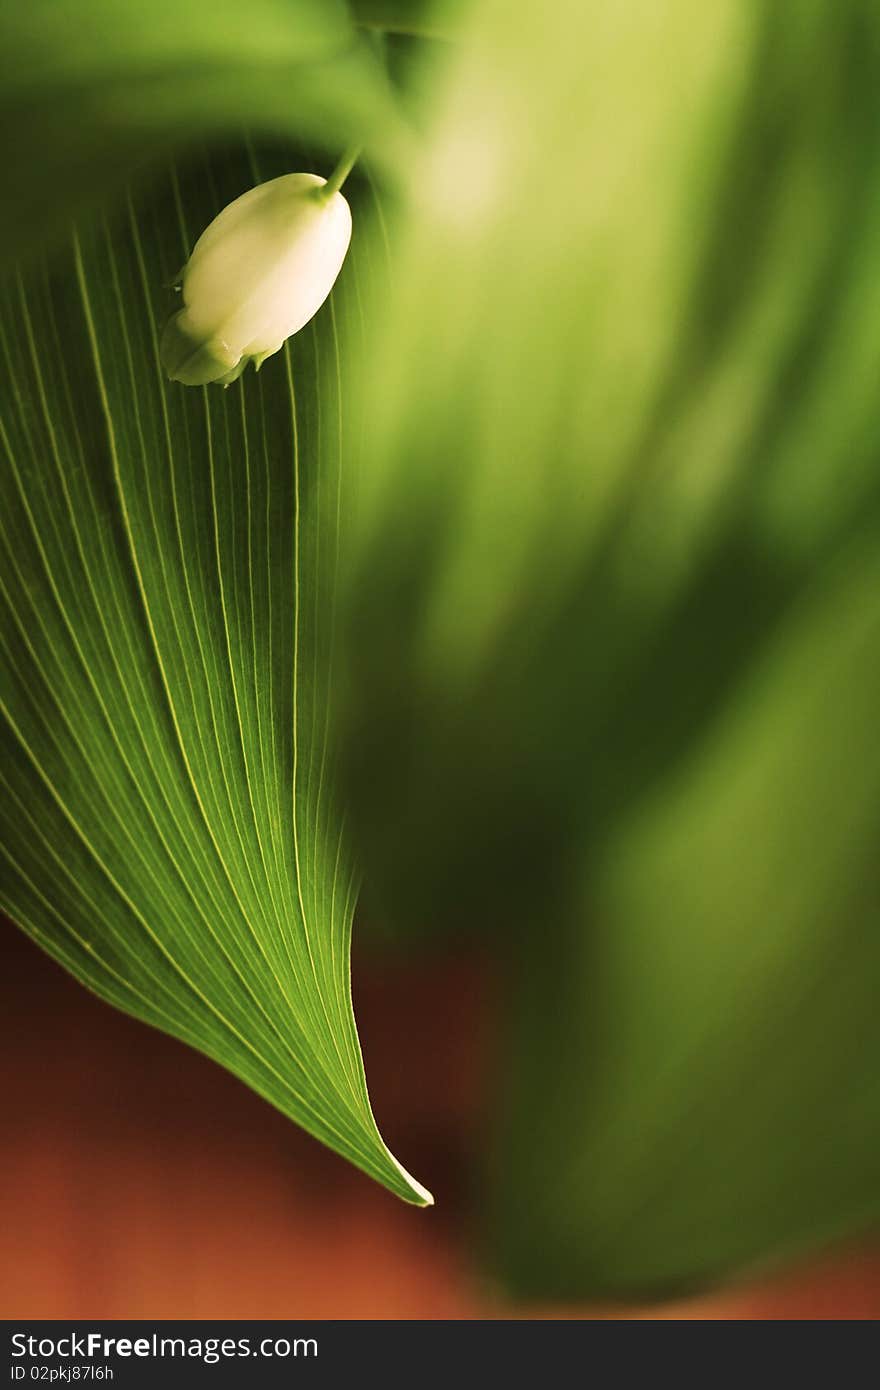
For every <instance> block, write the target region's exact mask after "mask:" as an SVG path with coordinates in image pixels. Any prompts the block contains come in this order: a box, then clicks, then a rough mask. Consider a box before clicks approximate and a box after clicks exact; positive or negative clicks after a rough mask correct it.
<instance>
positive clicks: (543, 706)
mask: <svg viewBox="0 0 880 1390" xmlns="http://www.w3.org/2000/svg"><path fill="white" fill-rule="evenodd" d="M452 66H453V71H452V74H451V76H450V79H449V82H448V85H447V90H446V92H445V97H444V99H443V103H442V109H441V111H440V114H439V116H438V117H437V120H436V126H435V129H434V131H433V134H432V136H431V138H430V141H429V144H428V148H427V150H426V152H425V153H424V155H423V157H422V160H421V164H420V167H419V169H418V171H417V173H416V174H415V175H414V178H413V206H412V209H411V213H410V216H409V218H408V219H407V222H406V224H405V226H404V228H403V229H402V232H401V233H400V239H399V245H398V250H397V253H396V255H395V267H396V271H397V290H396V301H395V305H394V308H393V310H392V312H391V314H390V319H389V325H388V329H387V333H386V335H385V338H384V344H383V346H381V347H377V349H376V353H375V357H374V361H373V364H372V367H371V370H370V372H369V379H368V385H367V397H368V401H369V423H368V429H367V433H366V441H367V454H368V457H367V462H366V469H365V474H364V477H363V479H362V494H361V502H362V523H363V525H362V532H361V537H360V541H359V546H358V552H357V558H356V562H355V564H354V566H353V570H352V573H351V575H350V576H349V580H348V621H347V625H346V640H347V652H348V659H349V665H348V670H349V684H348V699H347V704H346V708H345V709H344V711H343V723H342V727H343V730H344V734H345V739H346V783H345V785H346V792H347V795H348V797H349V804H350V806H351V808H352V812H353V821H354V834H355V843H356V846H357V850H358V852H359V856H360V860H361V862H362V864H363V865H364V869H365V874H366V885H365V886H366V895H367V901H368V903H370V904H372V908H373V912H374V914H375V915H376V916H377V917H378V918H379V919H380V920H385V921H388V922H389V923H391V924H396V928H397V931H398V933H399V936H400V939H401V940H405V939H408V938H411V936H412V933H414V932H421V933H425V932H426V931H430V932H433V933H437V932H440V933H447V932H449V931H455V930H464V929H468V930H477V931H485V932H489V933H492V934H493V938H494V940H495V942H496V943H497V945H498V946H499V947H500V948H501V949H502V950H504V951H507V950H509V953H510V955H511V957H512V959H513V975H514V980H513V984H512V989H511V992H512V999H513V1005H512V1024H511V1042H510V1046H511V1052H510V1055H509V1056H507V1058H506V1068H507V1084H506V1087H505V1097H504V1100H503V1103H502V1112H503V1114H502V1121H501V1125H500V1130H499V1140H498V1144H497V1151H496V1154H495V1157H494V1159H493V1162H492V1165H491V1171H490V1174H489V1186H488V1209H489V1213H490V1215H489V1218H488V1226H489V1236H490V1239H491V1242H492V1245H493V1248H494V1257H493V1258H494V1260H495V1263H496V1266H497V1268H498V1270H499V1272H500V1273H501V1275H502V1277H503V1278H505V1279H506V1280H507V1282H508V1283H509V1284H511V1285H512V1286H513V1287H515V1288H516V1289H518V1290H520V1291H523V1292H526V1293H529V1294H545V1295H546V1294H549V1295H552V1296H554V1297H557V1298H560V1297H571V1298H577V1297H583V1296H585V1295H588V1294H595V1293H597V1292H608V1293H614V1294H621V1293H623V1292H639V1291H644V1292H649V1293H652V1294H653V1293H657V1292H660V1291H663V1290H669V1289H672V1288H680V1287H683V1286H686V1285H692V1284H696V1283H699V1282H701V1281H706V1280H710V1279H716V1278H719V1277H721V1276H722V1275H723V1274H725V1273H729V1272H730V1271H731V1270H733V1269H738V1268H742V1267H743V1266H745V1265H747V1264H749V1263H751V1262H754V1261H757V1260H763V1259H768V1258H772V1257H775V1256H777V1255H778V1254H779V1253H780V1252H781V1251H783V1250H785V1249H792V1248H796V1247H798V1246H800V1245H806V1244H809V1243H812V1242H816V1241H819V1240H821V1239H825V1238H828V1237H829V1236H831V1235H832V1234H835V1233H838V1232H842V1231H845V1230H849V1229H854V1228H857V1227H863V1226H865V1225H866V1224H869V1223H870V1222H872V1221H876V1219H877V1216H878V1214H880V1210H878V1209H880V1182H878V1172H880V1161H878V1160H880V1094H878V1075H880V1010H878V1009H877V1007H876V995H877V981H878V974H880V942H878V934H877V917H878V911H877V909H878V892H877V890H878V883H877V861H878V852H877V851H878V832H880V759H878V754H877V746H876V710H877V709H878V708H880V608H878V581H880V574H878V568H877V561H876V555H877V544H878V540H880V469H878V462H880V445H878V438H880V433H878V431H880V393H878V390H877V386H878V380H880V375H878V364H880V180H878V175H877V170H878V167H880V162H878V157H880V11H878V10H877V7H876V6H875V5H874V4H873V3H871V0H842V2H841V0H807V2H806V3H804V4H803V5H798V6H797V7H796V8H795V9H792V8H791V7H788V6H783V5H777V4H771V5H767V4H765V3H758V0H752V2H751V3H743V0H722V3H719V4H713V5H704V4H702V3H700V2H699V0H663V2H662V3H659V4H658V3H656V0H650V2H649V0H641V2H639V0H637V3H633V4H628V5H626V6H607V5H602V4H598V3H597V4H588V5H584V4H575V3H564V4H562V5H561V6H560V7H558V8H557V10H556V11H555V12H554V23H552V24H550V23H548V22H547V18H546V15H545V14H544V13H542V12H539V11H537V10H535V9H534V8H532V7H526V6H517V7H515V9H514V8H512V7H511V6H509V5H505V4H502V3H500V0H487V3H486V4H484V5H481V6H480V7H478V9H477V11H476V15H475V19H474V22H473V26H472V28H470V29H469V30H468V31H467V32H466V35H465V37H464V39H463V41H462V44H461V48H460V52H459V55H458V57H457V58H455V59H453V63H452ZM396 244H397V243H396Z"/></svg>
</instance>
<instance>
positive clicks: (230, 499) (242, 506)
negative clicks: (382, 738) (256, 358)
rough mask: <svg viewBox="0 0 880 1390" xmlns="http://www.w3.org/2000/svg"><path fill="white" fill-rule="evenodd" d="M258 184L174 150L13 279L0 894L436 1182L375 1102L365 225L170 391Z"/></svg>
mask: <svg viewBox="0 0 880 1390" xmlns="http://www.w3.org/2000/svg"><path fill="white" fill-rule="evenodd" d="M290 158H291V156H290V154H289V152H288V153H287V154H286V155H284V154H276V155H274V156H271V157H268V156H267V157H264V161H263V164H262V165H261V166H260V168H259V170H258V171H257V172H259V174H260V175H262V176H264V177H271V176H272V175H273V174H274V173H277V172H282V170H283V169H285V168H290V167H292V166H291V164H290ZM275 163H277V164H278V167H277V168H274V167H273V166H274V164H275ZM255 181H256V178H255V168H254V167H253V166H252V164H251V162H250V160H249V159H248V158H246V157H245V155H244V154H243V153H239V154H238V155H235V156H231V157H230V158H228V159H226V160H223V161H220V162H217V161H215V162H213V163H210V164H209V163H207V162H206V163H204V164H203V165H202V166H200V167H199V168H198V169H194V170H192V171H190V173H189V174H188V175H187V176H186V177H184V178H182V179H181V180H180V181H178V180H177V179H176V178H175V177H174V176H173V175H172V176H171V177H170V178H169V179H168V180H166V181H165V184H164V186H163V187H162V188H160V189H159V190H158V191H157V192H156V194H155V195H154V196H153V197H152V198H150V199H145V200H142V201H140V202H139V203H137V204H134V203H131V202H130V203H129V207H128V212H127V215H126V216H125V217H123V218H122V219H121V220H120V221H118V222H116V223H114V225H112V226H107V225H103V226H102V227H100V228H99V229H97V230H96V231H95V232H94V233H93V234H91V235H89V236H83V237H81V238H79V239H77V240H75V242H74V244H73V246H72V247H71V250H70V253H69V255H68V256H67V257H66V258H65V259H64V260H63V261H62V262H60V263H59V264H57V265H55V264H53V266H52V267H51V269H45V268H44V269H43V271H42V272H41V273H40V274H39V275H37V274H36V273H35V274H34V275H33V276H31V277H29V278H28V280H27V281H25V280H24V279H23V278H22V277H18V279H17V280H16V281H15V282H14V284H12V285H10V286H8V287H7V290H6V294H5V298H4V303H3V311H2V320H0V324H2V337H0V350H2V353H3V357H4V372H5V378H4V380H5V386H4V400H3V416H2V418H3V448H4V450H5V452H6V454H7V461H6V466H5V469H4V505H3V512H2V525H0V530H2V538H0V539H2V546H3V553H4V560H3V576H4V578H3V600H4V606H5V609H6V616H5V621H4V626H3V635H4V649H5V650H4V656H5V671H6V675H5V695H4V703H5V705H6V708H7V714H8V719H9V724H10V728H11V730H12V739H11V741H10V742H11V752H10V756H9V758H8V760H7V765H6V768H5V769H4V782H5V783H6V796H5V801H4V807H5V811H4V819H5V826H4V830H5V837H4V838H5V846H6V848H5V850H4V856H5V859H6V873H5V875H4V902H5V904H6V906H7V908H8V910H9V912H10V913H11V915H12V916H13V917H15V918H16V919H17V920H18V921H19V922H20V923H21V925H22V926H23V927H24V928H25V930H27V931H28V932H29V933H30V934H31V935H32V936H33V937H34V938H35V939H36V940H37V941H38V942H39V943H40V944H41V945H42V946H43V947H44V948H45V949H46V950H47V951H49V952H50V953H51V954H52V955H53V956H55V957H56V958H57V959H58V960H60V961H61V962H62V963H63V964H64V965H65V966H66V967H67V968H68V969H70V970H71V971H72V972H73V973H74V974H75V975H77V977H78V978H79V979H81V980H82V981H83V982H84V983H85V984H87V985H88V986H89V987H90V988H92V989H94V990H95V991H96V992H97V993H99V994H100V995H102V996H103V997H104V998H107V999H109V1000H110V1001H111V1002H113V1003H114V1004H116V1005H118V1006H119V1007H121V1008H124V1009H126V1010H127V1011H128V1012H130V1013H133V1014H135V1015H136V1016H137V1017H139V1018H143V1019H145V1020H146V1021H148V1022H150V1023H153V1024H155V1025H156V1026H158V1027H160V1028H163V1029H165V1030H166V1031H169V1032H171V1033H174V1034H175V1035H177V1036H179V1037H181V1038H183V1039H184V1040H185V1041H187V1042H189V1043H191V1044H192V1045H194V1046H196V1047H198V1048H200V1049H201V1050H203V1051H205V1052H207V1053H208V1054H209V1055H210V1056H212V1057H214V1058H215V1059H216V1060H218V1061H220V1062H221V1063H222V1064H223V1065H225V1066H227V1067H229V1068H230V1069H231V1070H232V1071H234V1072H235V1073H236V1074H237V1075H239V1076H240V1077H242V1079H244V1080H245V1081H246V1082H247V1083H248V1084H249V1085H251V1086H252V1087H253V1088H254V1089H255V1090H257V1091H259V1092H260V1094H262V1095H263V1096H265V1097H266V1098H267V1099H268V1100H270V1101H271V1102H272V1103H273V1104H274V1105H276V1106H278V1107H279V1108H280V1109H281V1110H283V1111H284V1112H285V1113H286V1114H288V1115H290V1116H291V1118H293V1119H294V1120H296V1121H297V1122H298V1123H299V1124H301V1125H302V1126H303V1127H304V1128H305V1129H307V1130H309V1132H311V1133H312V1134H314V1135H315V1136H316V1137H317V1138H319V1139H321V1140H322V1141H323V1142H324V1143H326V1144H328V1145H329V1146H330V1147H332V1148H334V1149H335V1150H337V1151H338V1152H339V1153H341V1154H343V1155H344V1156H345V1157H347V1158H349V1159H350V1160H351V1161H352V1162H353V1163H355V1164H357V1165H358V1166H359V1167H361V1168H362V1169H364V1170H365V1171H366V1172H368V1173H369V1174H371V1175H372V1176H373V1177H375V1178H376V1179H377V1181H379V1182H381V1183H383V1184H384V1185H385V1186H387V1187H388V1188H390V1189H391V1190H392V1191H393V1192H395V1193H397V1195H399V1196H400V1197H403V1198H404V1199H406V1200H409V1201H413V1202H417V1203H422V1204H424V1203H425V1202H427V1201H430V1196H429V1194H428V1193H426V1192H425V1190H424V1189H423V1188H421V1186H420V1185H419V1184H418V1183H416V1182H415V1180H414V1179H411V1178H410V1177H409V1175H408V1174H406V1173H405V1171H404V1170H403V1169H402V1168H401V1167H400V1165H399V1164H398V1163H397V1162H396V1160H395V1159H394V1158H393V1157H392V1156H391V1154H390V1153H389V1152H388V1150H387V1148H386V1147H385V1145H384V1143H383V1142H382V1140H381V1137H380V1135H379V1133H378V1130H377V1129H376V1125H375V1122H374V1119H373V1116H372V1112H371V1109H370V1104H369V1098H368V1095H367V1089H366V1084H365V1079H364V1071H363V1064H362V1060H361V1054H360V1048H359V1044H358V1039H357V1033H356V1030H355V1025H354V1019H353V1014H352V1006H351V994H350V974H349V943H350V932H351V917H352V911H353V905H354V898H355V891H356V885H355V878H354V873H353V868H352V863H351V858H350V854H349V851H348V846H347V842H346V837H345V834H344V827H343V825H342V820H341V816H340V814H339V812H338V809H337V807H336V805H335V803H334V799H333V796H332V792H331V771H332V750H331V749H330V746H329V743H328V734H327V706H328V699H329V682H330V680H331V678H332V670H331V663H330V661H329V650H330V643H331V637H332V625H333V614H334V604H335V588H336V569H337V564H338V554H337V549H338V536H339V523H340V518H341V515H342V512H343V509H344V506H345V501H344V498H345V490H346V486H347V476H346V469H347V467H348V466H350V465H349V463H348V462H347V455H346V448H345V444H346V433H345V431H346V429H347V424H346V422H345V406H346V405H347V402H346V401H345V394H344V383H343V382H342V380H341V376H340V371H339V360H340V344H341V342H342V341H343V340H345V339H346V338H347V337H350V336H351V335H352V334H353V333H355V334H360V332H361V331H362V324H361V322H360V309H359V288H358V278H359V276H360V275H362V274H363V270H364V267H363V264H362V263H361V261H360V257H359V254H358V248H357V238H356V239H355V245H354V247H353V250H352V254H351V260H350V261H349V263H348V264H347V266H346V268H345V271H344V273H343V276H342V278H341V280H340V283H339V286H338V288H337V290H336V291H335V292H334V295H333V297H332V300H331V301H330V302H329V303H328V304H327V305H326V306H325V308H324V310H323V311H322V313H321V314H320V315H319V317H318V318H317V319H316V320H315V321H314V322H313V324H312V325H311V326H310V327H308V328H307V329H306V330H304V332H303V333H301V334H300V335H299V336H298V337H297V338H296V339H295V341H294V342H293V343H292V344H288V346H287V348H286V349H285V350H284V352H283V353H282V354H279V355H278V357H277V358H276V359H273V360H272V362H270V363H269V364H267V366H266V367H265V368H264V370H263V372H262V374H261V375H260V376H259V377H257V376H255V375H253V374H248V377H247V378H245V379H243V380H242V381H241V382H240V383H239V384H237V385H236V386H235V387H233V388H231V389H230V390H229V391H228V392H223V391H220V390H218V389H217V388H212V389H210V390H207V391H205V390H193V389H187V388H183V387H170V386H168V385H167V384H166V383H165V382H164V380H163V379H162V376H161V373H160V368H159V363H158V356H157V350H156V349H157V331H158V328H159V327H160V326H161V319H162V317H163V315H164V314H166V313H167V312H168V311H169V309H170V308H171V307H172V305H171V303H170V295H169V292H168V291H165V290H163V288H162V287H163V285H167V284H168V283H169V282H170V281H171V279H172V278H173V276H174V272H175V271H176V269H177V268H178V267H179V265H180V263H181V261H182V259H184V258H185V256H186V255H187V253H188V251H189V248H190V246H191V244H192V242H193V241H194V239H195V238H196V236H197V235H198V234H199V232H200V230H201V229H202V228H203V227H204V226H205V225H206V224H207V222H208V221H209V220H210V219H211V217H212V216H214V215H215V213H216V211H217V210H218V208H220V207H222V206H223V205H224V204H225V203H226V202H227V201H229V200H231V198H232V197H234V196H235V195H236V194H237V193H240V192H241V191H243V189H244V188H246V187H248V186H249V185H250V184H252V183H253V182H255Z"/></svg>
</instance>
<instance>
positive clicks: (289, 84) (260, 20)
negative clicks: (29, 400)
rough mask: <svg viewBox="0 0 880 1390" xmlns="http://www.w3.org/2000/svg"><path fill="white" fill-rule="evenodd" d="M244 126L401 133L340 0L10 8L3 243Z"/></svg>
mask: <svg viewBox="0 0 880 1390" xmlns="http://www.w3.org/2000/svg"><path fill="white" fill-rule="evenodd" d="M245 125H246V126H248V127H249V128H250V129H251V130H252V131H253V132H255V133H256V134H260V133H270V134H283V135H289V136H293V137H294V138H295V139H298V140H299V141H306V142H310V143H311V144H317V145H319V146H320V147H321V148H322V149H326V150H334V149H338V148H340V147H341V146H343V145H346V144H350V143H352V142H353V141H357V143H359V144H366V143H370V142H371V141H372V142H373V144H374V156H380V157H381V156H382V155H384V157H385V158H386V159H387V160H388V161H389V162H390V161H391V160H392V159H393V158H394V156H395V154H396V152H397V151H398V148H399V145H400V142H401V141H402V140H403V139H404V138H405V137H404V132H403V128H402V123H401V122H400V118H399V117H398V116H397V114H396V110H395V106H394V102H393V99H392V97H391V95H390V92H389V87H388V82H387V79H386V77H385V72H384V69H383V67H382V64H381V62H380V61H379V59H378V57H377V55H376V53H375V52H374V50H373V47H372V46H371V44H370V43H369V42H368V41H367V39H366V37H365V33H364V31H358V30H356V29H355V27H354V25H353V23H352V20H351V17H350V13H349V11H348V9H347V7H346V6H345V4H344V3H343V0H247V3H246V4H233V3H228V0H150V2H149V3H143V2H142V0H132V2H130V3H120V0H28V3H27V4H21V5H11V4H10V5H4V6H3V10H2V16H0V138H2V142H3V147H4V149H5V150H6V151H7V161H6V170H5V179H6V215H5V217H4V220H3V227H2V230H0V255H4V256H20V255H21V254H23V253H24V252H27V251H29V250H30V249H31V247H32V244H33V242H34V240H35V239H36V240H37V241H40V240H44V239H46V238H47V237H51V236H54V237H55V238H56V239H57V238H58V237H59V234H63V230H64V228H65V226H66V223H67V220H68V219H69V215H70V213H71V212H74V211H75V212H79V211H80V210H81V209H84V208H89V207H91V206H92V205H94V204H95V203H96V202H97V200H98V199H99V197H100V196H101V195H106V194H107V193H109V192H112V191H118V190H119V189H120V188H121V187H122V186H123V185H124V183H125V181H126V179H130V178H131V177H132V176H133V175H135V174H137V173H141V174H142V173H143V172H144V170H145V169H147V168H148V167H149V166H150V165H151V164H155V163H156V162H157V160H159V159H160V158H161V157H162V156H163V155H166V154H167V153H168V152H169V151H170V150H172V149H174V148H175V147H179V146H181V145H182V144H198V142H199V141H200V140H201V139H202V138H203V137H213V138H220V139H222V138H224V137H226V136H228V135H230V134H231V133H234V132H237V131H239V130H240V128H241V127H242V126H245Z"/></svg>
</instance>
